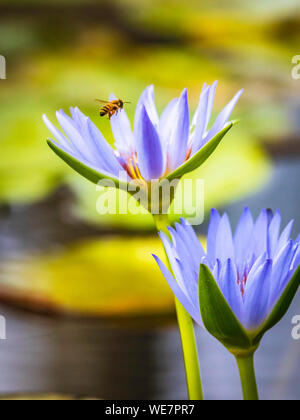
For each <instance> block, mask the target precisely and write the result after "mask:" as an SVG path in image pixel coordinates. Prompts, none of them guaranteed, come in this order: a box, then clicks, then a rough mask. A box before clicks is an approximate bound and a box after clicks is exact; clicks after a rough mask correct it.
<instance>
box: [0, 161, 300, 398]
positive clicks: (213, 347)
mask: <svg viewBox="0 0 300 420" xmlns="http://www.w3.org/2000/svg"><path fill="white" fill-rule="evenodd" d="M299 176H300V161H299V160H286V161H285V160H281V161H280V162H278V163H277V165H276V166H275V169H274V173H273V177H272V181H271V183H270V184H269V185H268V186H266V187H265V188H264V189H263V190H262V191H260V192H258V193H257V194H255V195H253V196H252V197H249V198H248V199H247V200H243V201H241V202H238V203H235V204H233V205H231V206H229V207H228V208H227V210H228V212H229V213H230V215H231V216H232V218H233V219H235V220H237V218H238V215H239V214H240V212H241V210H242V208H243V207H244V205H245V204H248V205H249V206H250V208H251V209H252V210H253V211H254V213H258V211H259V210H260V209H261V208H262V207H272V208H276V207H279V208H280V209H281V211H282V213H283V219H284V221H285V222H288V220H289V219H291V218H293V217H294V218H295V219H296V225H295V232H299V231H300V214H299V211H298V209H299V208H300V194H298V192H299ZM57 200H58V197H55V201H57ZM58 201H59V200H58ZM62 201H63V204H62V205H61V209H60V210H61V211H59V212H56V215H55V217H54V215H53V214H52V213H51V210H49V205H47V206H45V205H43V204H40V205H39V206H36V207H34V208H33V209H30V210H29V209H26V208H24V209H22V210H20V209H11V208H2V216H1V219H0V220H1V223H0V254H1V256H2V258H4V257H5V256H6V255H7V253H10V252H24V250H26V249H31V248H32V249H34V248H36V247H40V246H42V245H43V246H44V247H47V246H52V245H53V244H56V243H59V244H63V243H65V242H68V241H71V240H73V239H74V238H78V237H85V236H91V235H99V232H97V231H94V230H93V229H91V228H89V227H87V226H77V225H72V222H70V221H69V219H68V218H66V219H65V220H64V214H65V210H64V209H65V203H64V200H62ZM46 208H47V209H48V210H47V211H46ZM34 212H36V213H34ZM35 214H36V215H39V217H37V216H34V215H35ZM58 214H60V217H58ZM52 218H53V219H54V218H55V226H56V227H53V225H52V224H51V223H52V222H51V220H52ZM68 224H70V226H69V227H68ZM45 238H47V239H46V244H45ZM299 297H300V294H298V296H297V297H296V299H295V301H294V303H293V306H292V307H291V308H290V310H289V313H288V314H287V315H286V317H285V318H284V320H283V321H282V322H281V323H280V324H279V325H278V326H277V327H276V328H274V329H273V330H272V331H271V332H270V333H268V334H267V335H266V336H265V338H264V340H263V343H262V346H261V348H260V349H259V351H258V352H257V356H256V366H257V374H258V383H259V388H260V394H261V397H262V398H264V399H274V400H277V399H299V398H300V363H299V361H300V341H294V340H293V339H292V336H291V330H292V323H291V320H292V318H293V317H294V316H295V315H300V299H299ZM0 313H1V314H2V315H4V316H5V317H6V319H7V336H8V339H7V340H6V341H0V393H4V394H11V393H19V392H20V393H24V392H25V393H28V392H42V393H44V392H56V393H57V392H60V393H65V394H72V395H79V396H82V395H85V396H91V397H101V398H111V399H169V398H170V399H183V398H186V387H185V377H184V368H183V362H182V355H181V346H180V337H179V333H178V330H177V327H176V323H175V322H173V323H172V322H171V323H169V324H166V323H165V322H161V323H157V322H154V323H153V325H150V326H149V324H148V323H147V324H146V323H143V321H141V320H140V321H139V322H138V323H135V324H132V323H131V324H126V323H125V324H124V323H123V324H122V325H116V324H115V323H112V322H103V321H100V320H76V319H67V318H55V317H47V316H42V315H39V314H35V313H30V312H25V311H21V310H18V309H16V308H13V307H7V306H4V305H0ZM174 321H175V320H174ZM197 340H198V344H199V353H200V362H201V367H202V376H203V383H204V388H205V394H206V397H207V398H208V399H236V398H238V399H240V398H241V391H240V385H239V379H238V372H237V369H236V366H235V363H234V360H233V358H232V356H230V355H229V354H228V353H227V351H225V350H224V349H223V348H222V346H221V345H220V344H219V343H218V342H217V341H215V340H214V339H213V338H212V337H210V336H209V335H208V334H207V333H206V332H204V331H200V329H197Z"/></svg>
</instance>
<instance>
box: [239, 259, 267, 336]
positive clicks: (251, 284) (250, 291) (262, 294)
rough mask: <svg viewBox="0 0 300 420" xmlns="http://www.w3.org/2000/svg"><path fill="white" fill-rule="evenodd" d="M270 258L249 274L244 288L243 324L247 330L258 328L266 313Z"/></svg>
mask: <svg viewBox="0 0 300 420" xmlns="http://www.w3.org/2000/svg"><path fill="white" fill-rule="evenodd" d="M271 274H272V260H270V259H268V260H267V261H266V262H265V263H264V264H263V265H262V266H261V267H260V269H259V270H258V271H256V273H255V274H254V275H253V277H252V276H251V275H250V276H249V278H248V281H247V284H246V288H245V300H244V314H243V325H244V327H245V328H246V329H248V330H255V329H256V328H258V327H259V326H260V325H261V324H262V322H263V321H264V319H265V318H266V316H267V314H268V301H269V295H270V286H271V280H272V277H271Z"/></svg>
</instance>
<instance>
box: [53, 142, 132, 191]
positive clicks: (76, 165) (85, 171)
mask: <svg viewBox="0 0 300 420" xmlns="http://www.w3.org/2000/svg"><path fill="white" fill-rule="evenodd" d="M47 143H48V146H49V147H50V148H51V149H52V150H53V151H54V153H56V154H57V156H59V157H60V158H61V159H62V160H63V161H64V162H65V163H66V164H67V165H69V166H70V167H71V168H72V169H74V170H75V171H76V172H78V173H79V174H80V175H82V176H83V177H84V178H86V179H87V180H89V181H91V182H93V183H94V184H98V183H99V181H101V180H102V179H108V180H110V181H112V182H114V184H115V186H116V187H117V188H121V189H126V191H127V185H128V183H127V182H126V181H120V179H118V178H114V177H113V176H110V175H107V174H104V173H101V172H98V171H96V170H95V169H92V168H90V167H89V166H87V165H85V164H84V163H82V162H80V161H79V160H77V159H75V158H74V157H73V156H71V155H69V154H68V153H66V152H64V151H63V150H61V149H60V148H59V147H58V146H56V145H55V144H54V143H53V142H52V141H51V140H49V139H48V140H47Z"/></svg>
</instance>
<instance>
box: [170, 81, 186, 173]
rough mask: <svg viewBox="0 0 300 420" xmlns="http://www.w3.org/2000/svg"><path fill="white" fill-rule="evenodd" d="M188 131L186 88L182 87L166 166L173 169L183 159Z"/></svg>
mask: <svg viewBox="0 0 300 420" xmlns="http://www.w3.org/2000/svg"><path fill="white" fill-rule="evenodd" d="M189 131H190V116H189V106H188V98H187V90H186V89H184V91H183V92H182V94H181V96H180V98H179V100H178V103H177V105H176V116H175V117H174V126H173V130H172V133H171V136H170V141H169V147H168V168H169V171H170V172H171V171H174V170H175V169H176V168H177V167H179V166H180V165H181V164H182V163H183V162H184V160H185V157H186V154H187V145H188V138H189Z"/></svg>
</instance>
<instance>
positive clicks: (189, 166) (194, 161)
mask: <svg viewBox="0 0 300 420" xmlns="http://www.w3.org/2000/svg"><path fill="white" fill-rule="evenodd" d="M237 122H238V121H232V122H230V123H228V124H227V125H226V127H225V128H223V130H222V131H220V132H219V133H218V134H217V135H216V136H215V137H213V138H212V139H211V140H210V141H209V142H208V143H206V145H205V146H203V147H202V148H201V149H200V150H199V151H198V152H197V153H195V154H194V156H192V157H191V158H190V159H188V160H187V161H186V162H184V163H183V164H182V165H181V166H179V168H177V169H175V171H174V172H172V173H170V174H169V175H168V176H167V177H166V178H167V179H168V180H169V181H172V180H173V179H180V178H181V177H182V176H183V175H185V174H187V173H189V172H192V171H194V170H195V169H197V168H199V166H201V165H202V164H203V163H204V162H205V161H206V160H207V159H208V158H209V157H210V155H211V154H212V153H213V152H214V151H215V150H216V148H217V147H218V146H219V144H220V143H221V140H222V139H223V137H224V136H225V135H226V134H227V133H228V131H229V130H230V129H231V128H232V127H233V126H234V125H235V124H236V123H237Z"/></svg>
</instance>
